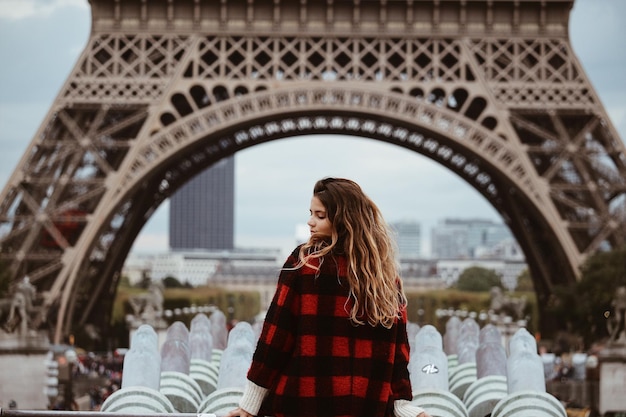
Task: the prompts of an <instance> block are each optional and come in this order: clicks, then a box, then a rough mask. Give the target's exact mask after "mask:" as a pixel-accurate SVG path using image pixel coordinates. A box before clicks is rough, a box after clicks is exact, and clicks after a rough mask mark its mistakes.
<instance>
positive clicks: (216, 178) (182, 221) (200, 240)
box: [169, 156, 235, 251]
mask: <svg viewBox="0 0 626 417" xmlns="http://www.w3.org/2000/svg"><path fill="white" fill-rule="evenodd" d="M169 229H170V230H169V232H170V236H169V239H170V249H172V250H174V251H176V250H194V249H205V250H229V249H233V248H234V246H235V236H234V234H235V232H234V230H235V157H234V156H232V157H230V158H225V159H222V160H221V161H219V162H218V163H216V164H215V165H213V166H212V167H210V168H208V169H206V170H205V171H203V172H201V173H200V174H198V175H197V176H196V177H194V178H193V179H191V181H189V182H188V183H187V184H185V185H184V186H183V187H181V188H180V189H179V190H178V191H177V192H176V193H175V194H174V195H173V196H172V197H171V198H170V227H169Z"/></svg>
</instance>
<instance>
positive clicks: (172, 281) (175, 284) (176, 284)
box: [163, 277, 185, 288]
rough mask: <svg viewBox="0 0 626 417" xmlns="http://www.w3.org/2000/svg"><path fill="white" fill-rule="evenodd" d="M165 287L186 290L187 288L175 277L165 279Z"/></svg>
mask: <svg viewBox="0 0 626 417" xmlns="http://www.w3.org/2000/svg"><path fill="white" fill-rule="evenodd" d="M163 286H164V287H165V288H184V287H185V286H184V285H183V284H181V282H180V281H179V280H177V279H176V278H174V277H165V278H163Z"/></svg>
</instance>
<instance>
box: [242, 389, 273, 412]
mask: <svg viewBox="0 0 626 417" xmlns="http://www.w3.org/2000/svg"><path fill="white" fill-rule="evenodd" d="M267 391H268V390H267V388H263V387H261V386H259V385H257V384H255V383H254V382H252V381H250V380H248V383H247V385H246V389H245V390H244V392H243V396H242V397H241V399H240V400H239V408H241V409H243V410H246V411H247V412H248V413H250V414H252V415H253V416H256V415H257V414H258V413H259V409H260V408H261V403H262V402H263V399H264V398H265V396H266V395H267Z"/></svg>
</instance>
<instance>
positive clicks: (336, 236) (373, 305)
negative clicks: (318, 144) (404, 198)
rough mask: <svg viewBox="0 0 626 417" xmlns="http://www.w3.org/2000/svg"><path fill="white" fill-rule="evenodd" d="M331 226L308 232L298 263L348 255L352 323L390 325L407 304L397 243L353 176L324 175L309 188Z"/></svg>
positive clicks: (377, 210) (388, 326) (302, 263)
mask: <svg viewBox="0 0 626 417" xmlns="http://www.w3.org/2000/svg"><path fill="white" fill-rule="evenodd" d="M313 196H315V197H317V198H318V199H319V200H320V202H321V203H322V205H323V206H324V208H325V209H326V214H327V216H328V219H329V221H330V223H331V226H332V235H331V236H315V235H313V236H311V238H310V239H309V241H308V242H307V243H305V244H304V245H303V246H302V247H301V248H300V254H299V264H298V266H302V265H311V264H310V261H311V260H312V259H315V258H323V257H324V256H325V255H327V254H330V253H337V254H343V255H344V256H345V257H346V259H347V269H348V273H347V280H348V284H349V286H350V297H351V298H352V301H353V305H352V308H351V310H350V312H349V314H350V319H351V320H352V321H353V322H354V323H355V324H365V323H368V324H370V325H372V326H376V325H378V324H381V325H383V326H384V327H386V328H390V327H391V326H392V325H393V324H394V323H395V321H396V320H397V319H398V317H399V315H400V312H401V310H402V309H403V308H405V307H406V303H407V301H406V296H405V294H404V290H403V288H402V281H401V279H400V276H399V273H398V267H397V263H396V259H395V245H394V241H393V240H392V239H391V232H390V229H389V227H388V226H387V223H386V222H385V220H384V219H383V216H382V214H381V212H380V210H379V209H378V206H376V204H375V203H374V202H373V201H372V200H371V199H370V198H369V197H368V196H367V195H365V193H364V192H363V191H362V190H361V187H360V186H359V185H358V184H357V183H355V182H354V181H351V180H348V179H344V178H324V179H322V180H319V181H318V182H317V183H316V184H315V186H314V187H313Z"/></svg>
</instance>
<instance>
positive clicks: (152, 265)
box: [122, 249, 282, 287]
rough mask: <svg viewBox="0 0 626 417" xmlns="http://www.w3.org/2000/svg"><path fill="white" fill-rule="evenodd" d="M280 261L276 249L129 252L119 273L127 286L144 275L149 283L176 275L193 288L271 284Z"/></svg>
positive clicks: (275, 276) (278, 252) (180, 280)
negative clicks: (127, 282)
mask: <svg viewBox="0 0 626 417" xmlns="http://www.w3.org/2000/svg"><path fill="white" fill-rule="evenodd" d="M281 262H282V255H281V253H280V250H278V249H246V250H230V251H177V252H164V253H154V254H134V253H131V254H130V255H129V256H128V258H127V259H126V262H125V264H124V269H123V271H122V274H123V275H125V276H126V277H128V280H129V282H130V284H131V285H137V284H138V283H140V282H141V280H142V279H144V277H146V276H147V277H150V280H151V281H153V282H158V281H161V280H163V279H165V278H168V277H171V278H176V279H177V280H178V281H179V282H180V283H182V284H189V285H192V286H194V287H197V286H204V285H214V284H218V283H219V284H221V283H222V282H223V281H228V282H232V283H242V282H246V283H254V282H261V281H266V280H271V281H272V282H273V284H274V286H275V284H276V279H277V277H278V271H279V270H280V267H281Z"/></svg>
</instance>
